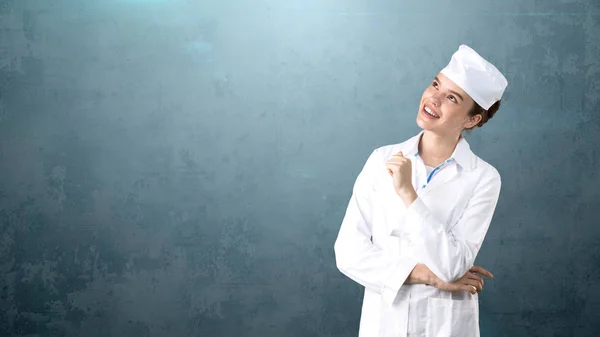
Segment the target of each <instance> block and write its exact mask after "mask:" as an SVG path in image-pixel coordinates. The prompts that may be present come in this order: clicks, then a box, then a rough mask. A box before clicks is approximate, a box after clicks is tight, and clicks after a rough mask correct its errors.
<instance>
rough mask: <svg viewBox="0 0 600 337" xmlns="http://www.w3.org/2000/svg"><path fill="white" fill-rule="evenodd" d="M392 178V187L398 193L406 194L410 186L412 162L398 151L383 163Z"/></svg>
mask: <svg viewBox="0 0 600 337" xmlns="http://www.w3.org/2000/svg"><path fill="white" fill-rule="evenodd" d="M385 166H386V167H387V170H388V172H389V174H390V175H391V176H392V178H393V180H394V188H395V190H396V193H398V194H399V195H402V194H406V193H407V192H408V191H410V190H411V189H412V190H414V189H413V187H412V162H411V161H410V159H408V158H406V157H405V156H404V155H403V154H402V152H398V153H396V154H395V155H393V156H392V158H391V159H390V160H388V161H387V162H386V163H385Z"/></svg>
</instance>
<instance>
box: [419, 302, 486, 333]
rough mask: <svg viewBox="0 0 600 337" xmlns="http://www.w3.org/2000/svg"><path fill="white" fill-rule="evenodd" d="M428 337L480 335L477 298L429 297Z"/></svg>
mask: <svg viewBox="0 0 600 337" xmlns="http://www.w3.org/2000/svg"><path fill="white" fill-rule="evenodd" d="M425 336H427V337H479V305H478V303H477V301H476V300H472V299H469V300H452V299H442V298H428V299H427V324H426V334H425Z"/></svg>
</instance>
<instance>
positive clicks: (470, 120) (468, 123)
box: [463, 114, 483, 129]
mask: <svg viewBox="0 0 600 337" xmlns="http://www.w3.org/2000/svg"><path fill="white" fill-rule="evenodd" d="M482 118H483V116H481V114H477V115H475V116H468V117H467V118H466V120H465V123H464V124H463V127H464V128H465V129H471V128H473V127H475V126H476V125H477V124H479V122H481V119H482Z"/></svg>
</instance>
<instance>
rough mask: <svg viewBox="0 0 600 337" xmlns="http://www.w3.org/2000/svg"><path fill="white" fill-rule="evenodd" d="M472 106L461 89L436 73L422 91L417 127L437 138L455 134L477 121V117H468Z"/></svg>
mask: <svg viewBox="0 0 600 337" xmlns="http://www.w3.org/2000/svg"><path fill="white" fill-rule="evenodd" d="M474 105H475V102H474V101H473V99H472V98H471V97H470V96H469V95H468V94H467V93H466V92H464V90H462V89H461V88H460V87H459V86H458V85H456V84H455V83H454V82H452V81H451V80H450V79H449V78H447V77H446V76H444V74H441V73H440V74H438V75H437V77H435V79H434V80H433V82H432V83H431V85H430V86H429V87H427V88H426V89H425V91H424V92H423V96H422V97H421V104H420V105H419V113H418V114H417V124H418V125H419V126H420V127H421V128H422V129H424V130H428V131H433V132H436V133H439V134H441V135H459V134H460V133H461V132H462V131H463V130H464V129H468V128H471V127H473V126H475V125H477V123H479V121H480V120H481V115H475V116H469V112H470V111H471V109H472V108H473V107H474Z"/></svg>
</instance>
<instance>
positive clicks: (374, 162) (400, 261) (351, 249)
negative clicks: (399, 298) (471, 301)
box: [334, 150, 417, 303]
mask: <svg viewBox="0 0 600 337" xmlns="http://www.w3.org/2000/svg"><path fill="white" fill-rule="evenodd" d="M381 165H383V162H382V160H381V157H380V155H379V153H378V152H377V150H375V151H373V152H372V153H371V155H370V156H369V158H368V159H367V162H366V163H365V165H364V167H363V169H362V170H361V172H360V173H359V175H358V177H357V178H356V181H355V183H354V187H353V190H352V196H351V198H350V202H349V203H348V207H347V209H346V214H345V215H344V218H343V220H342V224H341V227H340V230H339V233H338V236H337V239H336V241H335V244H334V251H335V259H336V264H337V267H338V269H339V270H340V271H341V272H342V273H343V274H344V275H346V276H347V277H349V278H350V279H352V280H354V281H355V282H357V283H359V284H361V285H362V286H364V287H365V288H368V289H370V290H372V291H375V292H377V293H379V294H381V295H382V297H383V300H384V301H387V302H388V303H391V302H392V301H393V300H394V298H395V297H396V295H397V293H398V291H399V290H400V287H401V286H402V285H403V284H404V281H405V280H406V278H407V277H408V275H409V274H410V273H411V272H412V270H413V269H414V267H415V266H416V264H417V263H416V262H415V261H413V260H412V259H410V258H406V257H400V256H398V255H397V254H384V252H383V250H382V249H380V248H379V247H377V246H375V245H374V244H373V243H372V241H371V237H372V225H373V210H374V209H373V191H374V190H373V188H374V184H373V181H374V180H373V177H374V173H376V171H377V170H378V169H383V168H382V167H380V166H381Z"/></svg>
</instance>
